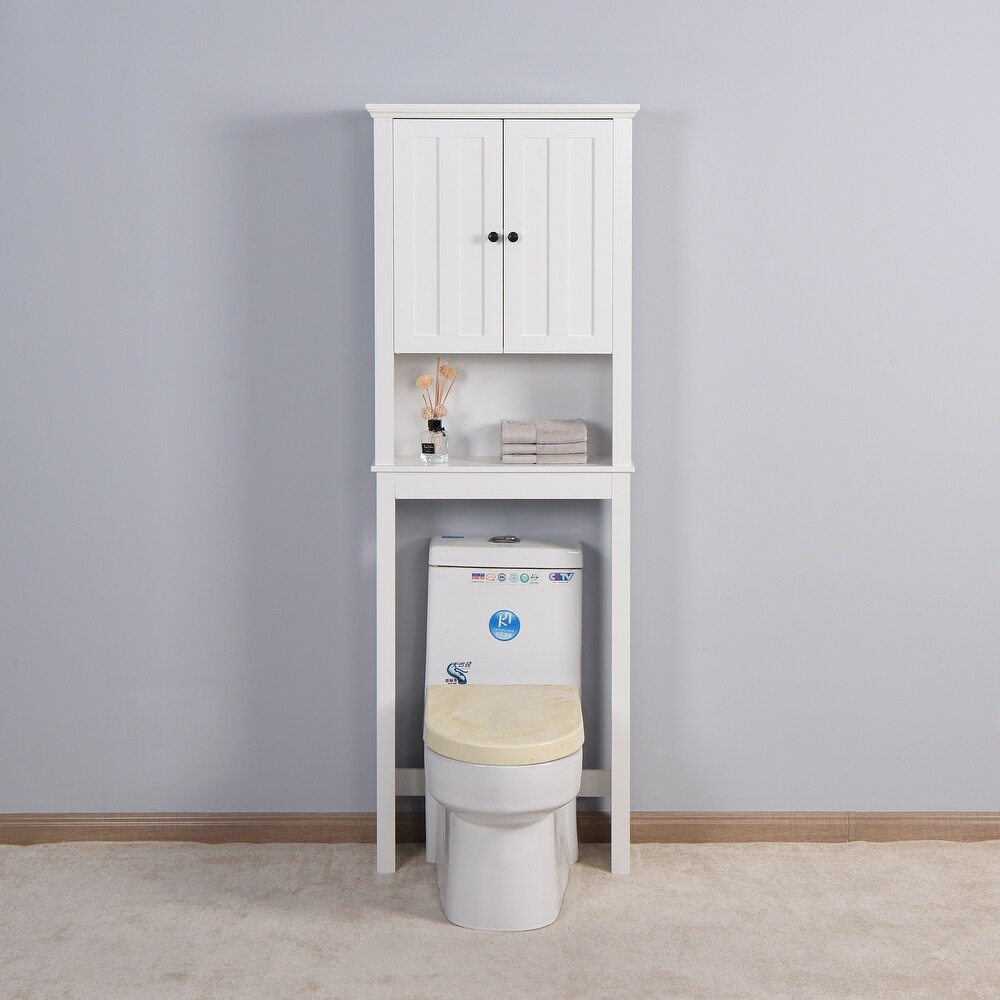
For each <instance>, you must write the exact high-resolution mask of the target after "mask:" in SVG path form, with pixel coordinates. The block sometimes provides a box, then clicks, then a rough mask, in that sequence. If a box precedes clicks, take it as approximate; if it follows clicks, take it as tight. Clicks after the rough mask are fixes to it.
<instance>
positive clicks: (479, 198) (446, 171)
mask: <svg viewBox="0 0 1000 1000" xmlns="http://www.w3.org/2000/svg"><path fill="white" fill-rule="evenodd" d="M392 145H393V171H392V183H393V194H392V213H393V331H394V345H395V346H394V349H395V351H396V353H397V354H405V353H419V354H448V355H451V354H477V353H478V354H485V353H491V354H492V353H500V351H501V350H502V349H503V332H502V330H503V324H502V315H501V312H502V309H503V302H502V297H503V241H502V240H499V239H498V240H497V242H495V243H491V242H490V241H489V239H488V238H487V237H488V234H489V233H490V232H491V231H494V232H497V233H499V232H502V228H503V221H502V220H503V202H502V198H503V185H502V183H501V180H500V174H501V170H502V167H503V123H502V122H499V121H487V120H479V121H433V120H429V119H428V120H418V119H397V120H396V121H395V122H394V123H393V139H392Z"/></svg>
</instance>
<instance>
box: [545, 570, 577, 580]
mask: <svg viewBox="0 0 1000 1000" xmlns="http://www.w3.org/2000/svg"><path fill="white" fill-rule="evenodd" d="M573 576H574V574H573V573H567V572H565V571H563V570H560V571H559V572H558V573H549V579H550V580H551V581H552V582H553V583H569V581H570V580H572V579H573Z"/></svg>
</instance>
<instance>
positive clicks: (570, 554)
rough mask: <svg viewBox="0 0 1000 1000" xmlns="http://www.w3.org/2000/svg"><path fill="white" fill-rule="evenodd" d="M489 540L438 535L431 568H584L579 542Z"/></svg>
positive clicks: (520, 539) (504, 538) (433, 542)
mask: <svg viewBox="0 0 1000 1000" xmlns="http://www.w3.org/2000/svg"><path fill="white" fill-rule="evenodd" d="M493 538H494V539H502V540H495V541H491V540H490V539H489V538H485V537H482V538H481V537H478V536H474V535H438V536H437V537H436V538H432V539H431V546H430V555H429V557H428V563H429V564H430V565H431V566H489V567H495V568H498V569H504V568H505V567H507V566H509V567H511V568H512V569H530V568H537V569H580V568H581V567H582V566H583V547H582V546H581V545H580V543H579V542H540V541H536V540H534V539H528V538H515V536H512V535H494V536H493Z"/></svg>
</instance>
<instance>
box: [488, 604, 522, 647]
mask: <svg viewBox="0 0 1000 1000" xmlns="http://www.w3.org/2000/svg"><path fill="white" fill-rule="evenodd" d="M520 631H521V619H520V618H518V617H517V615H515V614H514V612H513V611H494V612H493V616H492V617H491V618H490V634H491V635H492V636H493V638H494V639H499V640H500V641H501V642H510V640H511V639H513V638H515V637H516V636H517V633H518V632H520Z"/></svg>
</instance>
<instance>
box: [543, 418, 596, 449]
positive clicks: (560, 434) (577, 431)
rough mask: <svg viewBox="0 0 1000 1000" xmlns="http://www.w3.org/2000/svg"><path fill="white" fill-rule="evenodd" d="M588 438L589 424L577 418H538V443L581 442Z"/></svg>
mask: <svg viewBox="0 0 1000 1000" xmlns="http://www.w3.org/2000/svg"><path fill="white" fill-rule="evenodd" d="M586 440H587V425H586V423H585V422H584V421H583V420H581V419H580V418H579V417H577V418H576V419H575V420H536V421H535V441H536V442H537V443H538V444H579V443H580V442H586Z"/></svg>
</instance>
